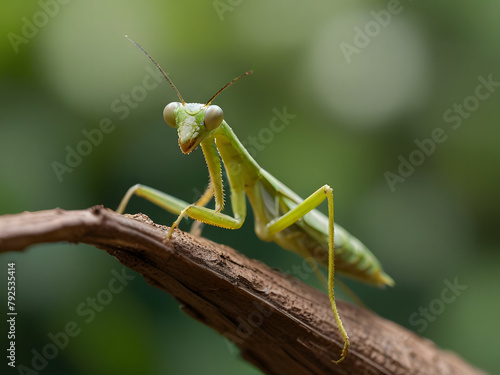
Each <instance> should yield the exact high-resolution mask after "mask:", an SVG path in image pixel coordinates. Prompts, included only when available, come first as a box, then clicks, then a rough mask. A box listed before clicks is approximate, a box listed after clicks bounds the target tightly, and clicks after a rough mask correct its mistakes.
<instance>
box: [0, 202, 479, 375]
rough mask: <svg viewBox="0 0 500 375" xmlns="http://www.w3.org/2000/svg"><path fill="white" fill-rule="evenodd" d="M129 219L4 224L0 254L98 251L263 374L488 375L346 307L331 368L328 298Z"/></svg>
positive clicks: (236, 256) (198, 241)
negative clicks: (56, 248)
mask: <svg viewBox="0 0 500 375" xmlns="http://www.w3.org/2000/svg"><path fill="white" fill-rule="evenodd" d="M127 216H128V215H127ZM127 216H122V215H119V214H117V213H115V212H114V211H111V210H109V209H105V208H103V207H102V206H96V207H91V208H89V209H87V210H79V211H64V210H61V209H54V210H48V211H39V212H24V213H21V214H17V215H4V216H1V217H0V252H6V251H19V250H23V249H25V248H27V247H28V246H31V245H34V244H38V243H44V242H59V241H65V242H71V243H79V242H82V243H87V244H90V245H94V246H96V247H98V248H100V249H103V250H105V251H106V252H108V253H109V254H110V255H112V256H114V257H116V258H117V259H118V260H119V261H120V262H121V263H123V264H124V265H126V266H127V267H129V268H131V269H133V270H135V271H137V272H139V273H141V274H142V275H143V276H144V278H145V279H146V281H147V282H148V283H149V284H151V285H152V286H155V287H157V288H160V289H162V290H163V291H165V292H167V293H169V294H171V295H172V296H174V297H175V298H176V299H177V300H178V301H179V303H180V304H181V306H182V308H183V310H184V311H185V312H186V313H187V314H188V315H190V316H191V317H193V318H195V319H197V320H199V321H200V322H202V323H203V324H206V325H208V326H209V327H211V328H213V329H214V330H216V331H218V332H219V333H221V334H222V335H224V336H225V337H227V338H228V339H230V340H232V341H233V342H234V343H236V345H237V346H238V347H239V348H240V350H241V353H242V355H243V357H244V358H245V359H246V360H247V361H249V362H251V363H253V364H254V365H255V366H257V367H258V368H259V369H261V370H262V371H263V372H264V373H266V374H283V375H304V374H307V375H312V374H352V375H357V374H360V375H361V374H363V375H371V374H401V375H403V374H404V375H413V374H444V375H448V374H457V375H458V374H460V375H469V374H470V375H473V374H484V373H483V372H481V371H480V370H478V369H476V368H473V367H472V366H470V365H468V364H467V363H466V362H465V361H463V360H462V359H461V358H460V357H458V356H457V355H456V354H454V353H451V352H447V351H443V350H441V349H439V348H437V347H436V346H435V345H434V343H432V342H431V341H429V340H427V339H423V338H421V337H419V336H417V335H415V334H414V333H412V332H410V331H408V330H407V329H405V328H403V327H401V326H399V325H397V324H395V323H392V322H390V321H388V320H386V319H383V318H381V317H379V316H378V315H376V314H374V313H373V312H370V311H368V310H365V309H362V308H360V307H357V306H354V305H351V304H349V303H347V302H343V301H338V302H337V304H338V308H339V311H340V314H341V316H342V319H343V322H344V325H345V327H346V329H347V332H348V333H349V336H350V339H351V349H350V351H349V355H348V357H347V359H346V360H345V361H344V362H343V363H341V364H340V365H335V364H333V363H332V362H331V360H332V359H337V358H338V357H339V355H340V352H341V348H342V345H343V341H342V339H341V336H340V333H339V331H338V329H337V327H336V325H335V321H334V319H333V316H332V313H331V310H330V303H329V300H328V297H327V296H326V295H325V294H323V293H322V292H320V291H318V290H316V289H314V288H312V287H310V286H308V285H306V284H304V283H302V282H300V281H298V280H297V279H295V278H291V277H287V276H286V275H283V274H281V273H279V272H277V271H275V270H272V269H271V268H269V267H268V266H266V265H265V264H263V263H261V262H259V261H257V260H251V259H248V258H247V257H245V256H244V255H242V254H240V253H238V252H237V251H235V250H233V249H231V248H229V247H227V246H224V245H219V244H216V243H213V242H211V241H209V240H206V239H204V238H199V237H193V236H190V235H189V234H186V233H184V232H181V231H178V230H176V231H175V232H174V235H173V238H172V240H171V241H170V242H167V243H164V242H163V238H164V236H165V233H166V232H165V230H166V228H167V227H164V226H160V225H157V224H154V223H153V222H152V221H151V220H150V219H149V218H148V217H147V216H145V215H142V214H137V215H133V216H128V217H127ZM26 256H29V255H26Z"/></svg>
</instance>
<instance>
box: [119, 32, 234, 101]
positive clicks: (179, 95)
mask: <svg viewBox="0 0 500 375" xmlns="http://www.w3.org/2000/svg"><path fill="white" fill-rule="evenodd" d="M125 38H127V39H128V40H130V41H131V42H132V43H134V44H135V45H136V46H137V48H139V49H140V50H141V51H142V52H144V53H145V54H146V56H147V57H149V59H150V60H151V61H152V62H153V64H155V65H156V67H157V68H158V69H159V70H160V72H161V74H163V76H164V77H165V78H166V79H167V81H168V83H170V86H172V87H173V89H174V90H175V92H176V93H177V96H178V97H179V100H180V101H181V103H182V105H183V106H185V105H186V102H185V101H184V99H183V98H182V95H181V93H180V92H179V90H177V87H175V85H174V83H173V82H172V80H171V79H170V78H168V75H167V73H165V72H164V71H163V69H162V68H161V66H160V65H159V64H158V63H157V62H156V61H155V59H153V58H152V57H151V55H150V54H149V53H147V52H146V50H145V49H144V48H142V47H141V45H140V44H139V43H136V42H134V41H133V40H132V39H130V38H129V37H128V35H125ZM238 78H240V77H238ZM233 81H234V80H233ZM233 81H232V82H230V83H229V84H227V85H226V86H229V85H230V84H231V83H233ZM226 86H224V87H223V88H222V89H221V90H219V92H220V91H222V90H224V89H225V88H226ZM217 94H218V93H217ZM217 94H215V95H214V97H215V96H216V95H217ZM212 99H213V98H212Z"/></svg>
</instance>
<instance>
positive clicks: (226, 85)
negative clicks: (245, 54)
mask: <svg viewBox="0 0 500 375" xmlns="http://www.w3.org/2000/svg"><path fill="white" fill-rule="evenodd" d="M252 73H253V70H249V71H248V72H246V73H243V74H242V75H241V76H238V77H236V78H235V79H233V80H232V81H231V82H229V83H226V84H225V85H224V86H223V87H222V88H221V89H220V90H219V91H217V92H216V93H215V94H214V96H212V97H211V98H210V99H209V100H208V102H207V104H205V107H208V106H209V105H210V103H212V101H213V100H214V99H215V97H216V96H217V95H219V94H220V93H221V92H222V91H224V90H225V89H227V88H228V87H229V86H231V85H232V84H233V83H235V82H236V81H237V80H239V79H240V78H242V77H244V76H247V75H250V74H252Z"/></svg>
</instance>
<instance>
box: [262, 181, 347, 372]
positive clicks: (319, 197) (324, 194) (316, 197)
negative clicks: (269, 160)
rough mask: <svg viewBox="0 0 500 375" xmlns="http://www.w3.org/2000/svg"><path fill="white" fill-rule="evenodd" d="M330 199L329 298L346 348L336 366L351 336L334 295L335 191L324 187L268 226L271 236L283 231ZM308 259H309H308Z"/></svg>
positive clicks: (344, 355) (344, 354)
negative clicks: (345, 326) (348, 334)
mask: <svg viewBox="0 0 500 375" xmlns="http://www.w3.org/2000/svg"><path fill="white" fill-rule="evenodd" d="M325 198H326V199H328V248H329V252H328V296H329V298H330V304H331V307H332V311H333V315H334V317H335V321H336V323H337V326H338V328H339V330H340V333H341V334H342V338H343V339H344V348H343V349H342V354H341V357H340V358H339V359H338V360H336V361H333V362H334V363H335V364H339V363H340V362H342V361H343V360H344V359H345V358H346V356H347V352H348V350H349V336H347V332H346V330H345V328H344V325H343V324H342V320H341V319H340V315H339V313H338V310H337V305H336V303H335V293H334V272H335V254H334V253H335V244H334V229H333V219H334V218H333V191H332V188H331V187H330V186H328V185H324V186H322V187H321V188H319V189H318V190H316V191H315V192H314V193H312V194H311V195H310V196H309V197H308V198H306V199H305V200H304V201H303V202H302V203H300V204H299V205H298V206H297V207H295V208H293V209H291V210H290V211H288V212H287V213H286V214H284V215H283V216H280V217H278V218H276V219H274V220H272V221H270V222H269V223H268V224H267V230H268V234H269V235H270V236H272V235H274V234H276V233H278V232H280V231H282V230H283V229H285V228H287V227H289V226H290V225H292V224H294V223H295V222H296V221H297V220H299V219H300V218H302V217H304V215H306V214H307V213H308V212H310V211H312V210H313V209H315V208H316V207H317V206H318V205H319V204H320V203H321V202H323V201H324V200H325ZM306 259H307V258H306Z"/></svg>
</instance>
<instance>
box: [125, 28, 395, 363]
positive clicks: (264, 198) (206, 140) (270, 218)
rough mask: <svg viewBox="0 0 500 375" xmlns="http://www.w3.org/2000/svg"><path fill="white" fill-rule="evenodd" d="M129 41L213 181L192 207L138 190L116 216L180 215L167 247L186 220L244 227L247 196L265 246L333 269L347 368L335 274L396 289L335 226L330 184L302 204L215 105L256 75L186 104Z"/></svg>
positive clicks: (171, 121) (182, 138) (183, 141)
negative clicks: (168, 94) (143, 204)
mask: <svg viewBox="0 0 500 375" xmlns="http://www.w3.org/2000/svg"><path fill="white" fill-rule="evenodd" d="M126 38H127V39H129V40H130V41H131V42H132V43H134V44H135V45H136V46H137V47H138V48H140V49H141V50H142V51H143V52H144V53H145V54H146V55H147V56H148V58H149V59H150V60H151V61H152V62H153V63H154V64H155V65H156V67H157V68H158V69H159V70H160V71H161V73H162V74H163V75H164V77H165V78H166V80H167V81H168V82H169V83H170V85H171V86H172V88H173V89H174V90H175V92H176V93H177V96H178V98H179V100H180V102H172V103H170V104H168V105H167V106H166V107H165V109H164V110H163V118H164V120H165V122H166V123H167V125H169V126H171V127H172V128H174V129H176V130H177V134H178V136H179V146H180V148H181V151H182V152H183V153H184V154H189V153H190V152H192V151H193V150H195V149H196V148H197V147H198V146H201V149H202V151H203V155H204V157H205V161H206V163H207V166H208V172H209V175H210V182H209V185H208V188H207V189H206V191H205V192H204V193H203V194H202V196H201V198H200V199H199V200H198V201H197V202H195V203H191V204H190V203H187V202H184V201H182V200H180V199H178V198H175V197H173V196H171V195H169V194H166V193H163V192H161V191H158V190H156V189H153V188H150V187H148V186H144V185H139V184H137V185H134V186H132V187H131V188H130V189H129V190H128V191H127V193H126V194H125V196H124V197H123V199H122V201H121V202H120V205H119V207H118V209H117V212H118V213H123V212H124V211H125V207H126V206H127V204H128V202H129V200H130V199H131V197H132V196H133V195H138V196H140V197H143V198H145V199H147V200H149V201H151V202H152V203H154V204H156V205H158V206H160V207H162V208H163V209H165V210H167V211H169V212H171V213H173V214H176V215H178V218H177V220H176V221H175V222H174V223H173V224H172V226H171V227H170V229H169V231H168V233H167V235H166V236H165V241H168V240H169V239H170V238H171V236H172V233H173V231H174V229H175V228H177V227H178V225H179V223H180V221H181V220H182V218H184V217H186V216H188V217H190V218H192V219H194V220H196V221H198V222H202V223H206V224H210V225H214V226H219V227H222V228H227V229H238V228H240V227H241V226H242V225H243V222H244V221H245V216H246V211H247V204H246V197H245V196H247V197H248V200H249V202H250V205H251V207H252V209H253V211H254V215H255V232H256V234H257V236H258V237H259V238H260V239H261V240H263V241H274V242H276V243H277V244H278V245H280V246H281V247H283V248H284V249H286V250H290V251H293V252H295V253H297V254H299V255H300V256H302V257H304V258H305V259H306V260H307V261H308V262H309V263H310V264H314V262H316V263H320V264H323V265H325V266H327V267H328V280H327V282H328V295H329V298H330V303H331V308H332V311H333V315H334V317H335V321H336V323H337V326H338V328H339V330H340V332H341V334H342V338H343V340H344V347H343V349H342V353H341V356H340V358H339V359H338V360H334V361H333V362H334V363H336V364H338V363H340V362H342V361H343V360H344V359H345V358H346V356H347V352H348V350H349V337H348V335H347V332H346V330H345V328H344V326H343V324H342V320H341V319H340V315H339V313H338V310H337V306H336V304H335V295H334V270H336V271H337V272H339V273H341V274H344V275H346V276H349V277H351V278H354V279H357V280H359V281H362V282H365V283H368V284H371V285H375V286H379V287H383V286H385V285H390V286H392V285H394V281H393V280H392V278H391V277H390V276H389V275H387V274H386V273H385V272H384V271H383V270H382V268H381V266H380V263H379V262H378V260H377V259H376V258H375V256H374V255H373V254H372V253H371V252H370V251H369V250H368V249H367V248H366V247H365V245H363V244H362V243H361V242H360V241H359V240H358V239H357V238H355V237H354V236H352V235H351V234H350V233H348V232H347V231H346V230H345V229H344V228H342V227H341V226H339V225H338V224H334V221H333V219H334V217H333V191H332V188H331V187H330V186H328V185H324V186H322V187H320V188H319V189H318V190H316V191H315V192H314V193H312V194H311V195H310V196H309V197H307V198H306V199H302V198H300V197H299V196H298V195H297V194H295V193H294V192H293V191H292V190H290V189H289V188H288V187H286V186H285V185H284V184H283V183H281V182H280V181H278V180H277V179H276V178H275V177H273V176H272V175H271V174H270V173H269V172H267V171H266V170H264V169H263V168H261V167H260V166H259V165H258V164H257V162H256V161H255V160H254V159H253V158H252V157H251V156H250V154H249V152H248V151H247V150H246V149H245V147H244V146H243V144H242V143H241V142H240V141H239V140H238V138H237V137H236V135H235V134H234V132H233V130H232V129H231V128H230V127H229V125H228V124H227V123H226V121H225V120H224V114H223V111H222V109H221V108H220V107H219V106H217V105H212V104H211V103H212V101H213V100H214V99H215V97H216V96H217V95H219V94H220V93H221V92H222V91H224V90H225V89H226V88H228V87H229V86H230V85H232V84H233V83H235V82H236V81H238V80H239V79H240V78H242V77H244V76H246V75H249V74H251V73H252V71H248V72H246V73H244V74H242V75H241V76H239V77H236V78H235V79H233V80H232V81H231V82H229V83H228V84H226V85H225V86H223V87H222V88H221V89H220V90H219V91H217V92H216V93H215V94H214V95H213V96H212V97H211V98H210V99H209V100H208V101H207V103H206V104H199V103H186V102H185V101H184V99H183V98H182V96H181V94H180V92H179V91H178V90H177V88H176V87H175V85H174V84H173V82H172V81H171V80H170V78H169V77H168V76H167V74H166V73H165V72H164V71H163V69H161V67H160V66H159V65H158V63H157V62H156V61H155V60H154V59H153V58H152V57H151V56H150V55H149V54H148V53H147V52H146V51H145V50H144V49H143V48H142V47H141V46H140V45H139V44H137V43H136V42H134V41H133V40H132V39H130V38H128V37H127V36H126ZM221 161H222V162H223V164H224V167H225V170H226V173H227V178H228V182H229V190H230V192H231V207H232V211H233V215H232V216H231V215H229V214H225V213H223V212H222V211H223V209H224V194H223V181H222V166H221ZM212 198H215V209H211V208H207V207H206V205H207V204H208V203H209V202H210V201H211V199H212ZM325 199H326V200H327V201H328V216H325V215H324V214H323V213H321V212H320V211H318V210H317V209H316V208H317V207H318V205H320V204H321V203H322V202H323V201H324V200H325ZM334 239H335V241H334ZM313 269H315V268H313ZM318 273H319V272H318ZM319 274H320V273H319ZM321 275H322V274H320V277H321Z"/></svg>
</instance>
